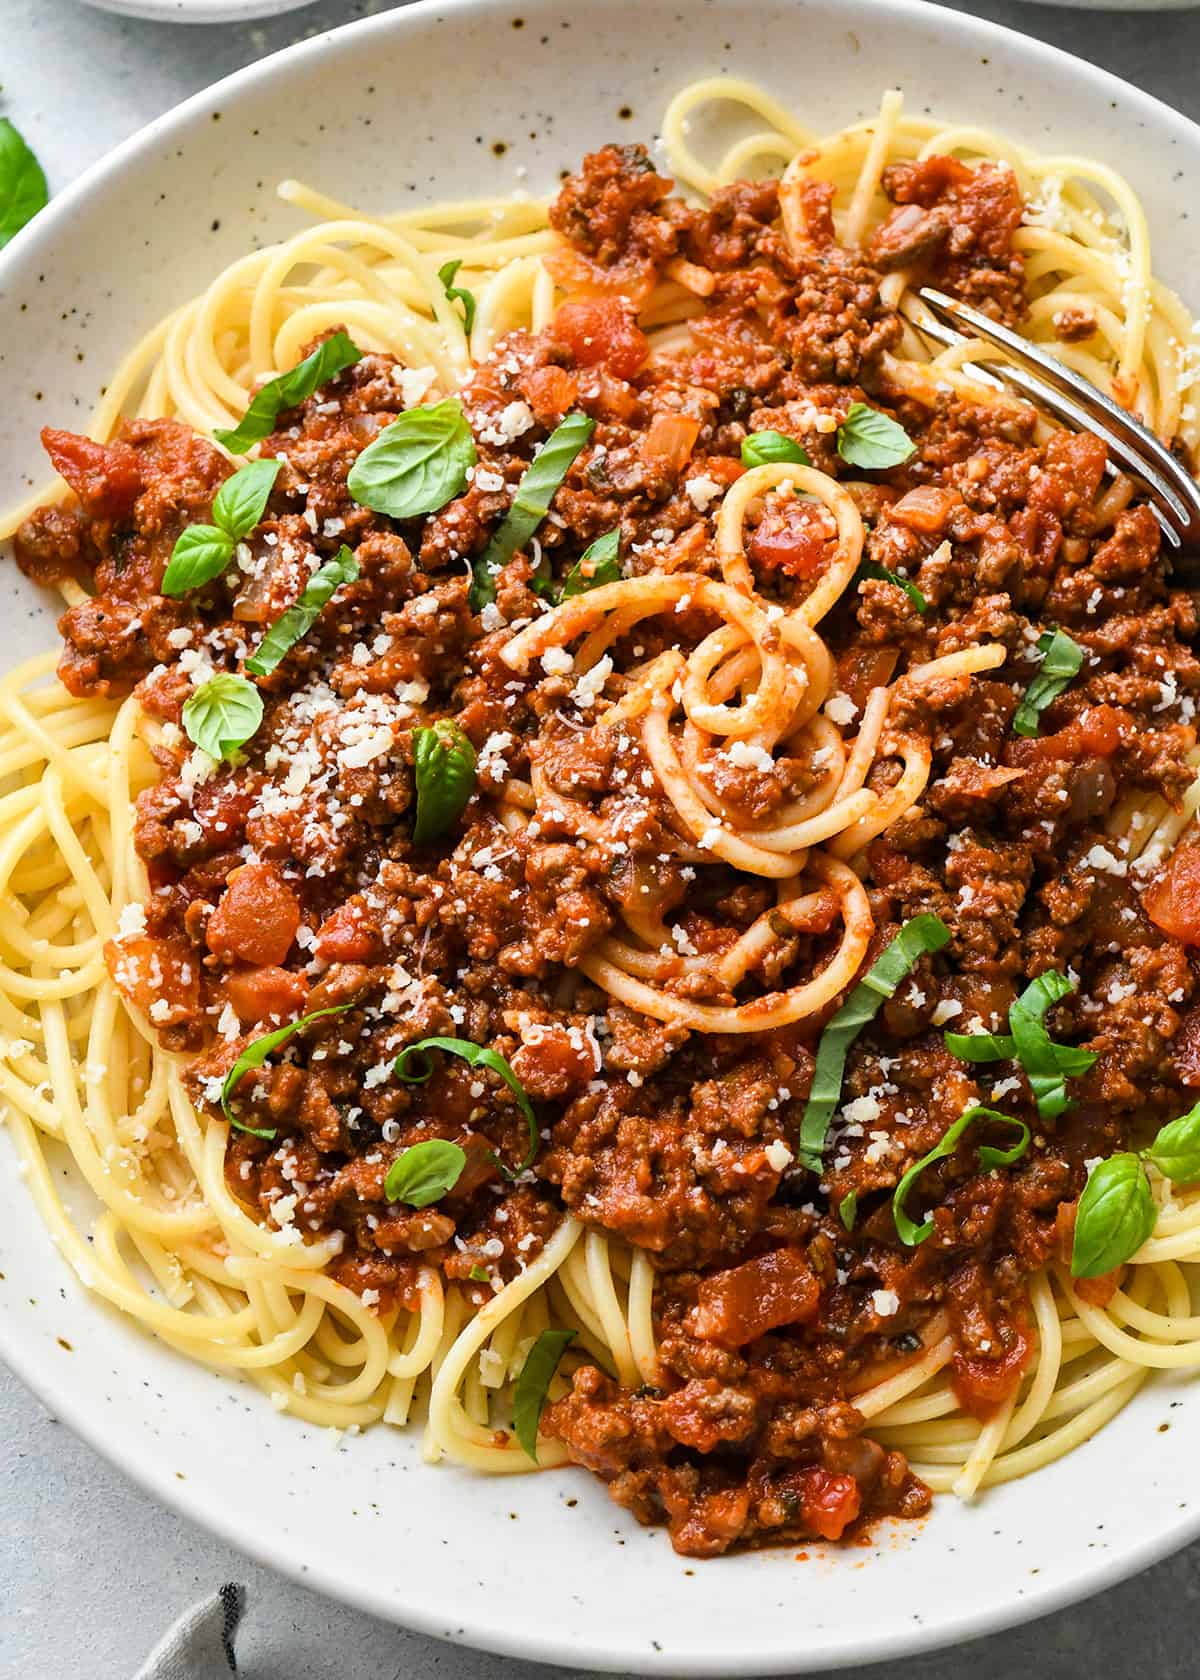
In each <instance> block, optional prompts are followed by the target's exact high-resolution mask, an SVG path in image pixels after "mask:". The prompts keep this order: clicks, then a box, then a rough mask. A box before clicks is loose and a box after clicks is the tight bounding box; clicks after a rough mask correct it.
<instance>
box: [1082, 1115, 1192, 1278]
mask: <svg viewBox="0 0 1200 1680" xmlns="http://www.w3.org/2000/svg"><path fill="white" fill-rule="evenodd" d="M1143 1160H1147V1161H1153V1162H1154V1165H1155V1166H1156V1167H1157V1168H1158V1170H1159V1172H1160V1173H1162V1175H1163V1177H1164V1178H1169V1179H1170V1180H1171V1182H1172V1184H1194V1183H1195V1182H1196V1180H1197V1179H1200V1102H1198V1103H1196V1105H1195V1106H1194V1107H1193V1108H1189V1109H1188V1111H1187V1113H1186V1114H1181V1115H1180V1116H1179V1118H1178V1119H1177V1120H1168V1121H1167V1123H1166V1125H1165V1126H1162V1127H1160V1128H1159V1131H1158V1135H1157V1136H1156V1137H1155V1139H1154V1142H1153V1143H1152V1144H1150V1145H1149V1147H1148V1148H1146V1149H1143V1150H1141V1151H1139V1153H1137V1154H1135V1153H1134V1152H1133V1151H1132V1150H1128V1149H1127V1150H1122V1151H1121V1153H1120V1154H1118V1155H1110V1156H1109V1158H1108V1159H1107V1161H1101V1162H1100V1164H1099V1165H1098V1166H1097V1167H1096V1168H1095V1169H1094V1170H1093V1172H1092V1173H1091V1176H1090V1177H1089V1178H1088V1181H1087V1183H1086V1184H1085V1185H1084V1187H1083V1194H1082V1195H1081V1196H1080V1198H1079V1207H1078V1209H1077V1211H1076V1214H1075V1237H1074V1240H1073V1242H1072V1245H1071V1276H1072V1277H1077V1278H1090V1277H1102V1276H1103V1275H1104V1273H1105V1272H1111V1271H1113V1270H1114V1269H1115V1268H1116V1267H1117V1266H1122V1265H1124V1263H1125V1261H1126V1260H1129V1259H1132V1257H1133V1256H1134V1255H1135V1254H1136V1253H1137V1251H1138V1249H1139V1248H1141V1246H1142V1244H1143V1243H1144V1242H1145V1241H1147V1239H1148V1238H1149V1237H1150V1236H1152V1235H1153V1232H1154V1225H1155V1221H1156V1220H1157V1218H1158V1208H1157V1206H1156V1205H1155V1201H1154V1193H1153V1191H1152V1190H1151V1188H1150V1180H1149V1179H1148V1178H1147V1177H1146V1170H1145V1168H1144V1167H1143V1166H1142V1161H1143Z"/></svg>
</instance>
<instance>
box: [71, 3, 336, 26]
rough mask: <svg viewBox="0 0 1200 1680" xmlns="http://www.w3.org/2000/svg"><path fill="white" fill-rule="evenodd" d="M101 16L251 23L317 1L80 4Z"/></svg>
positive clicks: (158, 21) (175, 21) (172, 20)
mask: <svg viewBox="0 0 1200 1680" xmlns="http://www.w3.org/2000/svg"><path fill="white" fill-rule="evenodd" d="M81 3H82V4H83V5H85V6H95V7H97V8H98V10H100V11H102V12H116V13H118V14H119V15H120V16H121V17H133V18H144V19H146V21H147V22H153V23H249V22H251V21H252V20H253V19H254V18H267V17H278V16H279V15H280V13H281V12H295V11H299V9H300V7H301V6H311V5H312V4H313V3H314V0H81Z"/></svg>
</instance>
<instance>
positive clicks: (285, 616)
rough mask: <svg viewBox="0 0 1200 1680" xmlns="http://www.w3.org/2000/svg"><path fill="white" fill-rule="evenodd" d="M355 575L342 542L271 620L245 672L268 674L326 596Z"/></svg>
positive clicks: (307, 628)
mask: <svg viewBox="0 0 1200 1680" xmlns="http://www.w3.org/2000/svg"><path fill="white" fill-rule="evenodd" d="M357 576H358V561H357V560H356V559H355V558H354V556H353V554H351V552H350V550H349V549H348V548H347V547H346V545H345V543H343V544H342V546H341V548H340V549H339V550H338V552H337V554H336V556H335V557H334V558H333V559H332V560H326V562H325V564H324V565H323V566H319V567H318V568H317V570H316V571H315V572H314V573H313V575H312V576H311V577H310V578H309V580H308V582H307V583H306V584H305V586H304V592H303V594H302V595H301V596H300V599H299V600H298V601H294V602H293V603H292V605H291V606H290V607H289V608H288V609H287V611H286V612H285V613H281V614H280V616H279V617H278V618H277V619H276V620H275V622H274V624H272V626H271V628H270V629H269V630H268V631H267V633H266V635H265V636H264V637H263V639H262V641H261V642H259V644H258V647H257V648H256V649H255V651H254V653H253V655H252V656H251V657H250V658H249V659H247V661H246V669H247V671H253V673H254V675H255V676H256V677H269V676H270V674H271V672H272V671H273V670H274V669H275V667H276V666H277V665H278V664H279V663H280V662H281V660H283V659H284V658H286V656H287V655H288V654H289V653H290V652H291V650H292V648H294V647H295V645H296V643H297V642H298V641H299V640H300V638H301V637H302V636H306V635H307V634H308V632H309V631H310V630H311V629H312V627H313V625H314V624H315V623H316V621H317V617H318V614H319V613H320V611H321V609H322V607H324V606H325V605H326V604H327V603H328V601H329V600H330V597H331V596H332V595H334V593H335V592H336V591H337V590H338V589H340V588H341V586H342V585H343V584H344V583H353V582H354V580H355V578H356V577H357Z"/></svg>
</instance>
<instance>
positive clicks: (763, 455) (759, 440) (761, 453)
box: [742, 431, 812, 467]
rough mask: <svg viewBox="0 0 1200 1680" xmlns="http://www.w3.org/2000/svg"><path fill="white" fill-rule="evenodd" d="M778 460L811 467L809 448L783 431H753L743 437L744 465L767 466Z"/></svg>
mask: <svg viewBox="0 0 1200 1680" xmlns="http://www.w3.org/2000/svg"><path fill="white" fill-rule="evenodd" d="M776 461H784V462H790V463H791V464H792V465H793V466H797V467H811V466H812V462H811V461H810V460H809V458H808V452H807V450H805V449H803V448H802V447H801V446H800V444H798V443H797V442H796V441H795V439H794V438H790V437H786V436H785V435H784V433H783V432H772V431H766V432H751V433H750V435H749V436H748V437H744V438H743V439H742V465H743V466H744V467H766V466H770V465H771V464H772V463H774V462H776Z"/></svg>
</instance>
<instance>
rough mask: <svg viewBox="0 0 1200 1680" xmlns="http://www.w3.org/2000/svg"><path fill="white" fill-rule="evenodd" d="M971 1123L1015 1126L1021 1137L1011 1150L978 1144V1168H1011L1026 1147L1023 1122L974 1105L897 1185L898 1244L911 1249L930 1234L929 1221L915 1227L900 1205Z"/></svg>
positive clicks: (954, 1146)
mask: <svg viewBox="0 0 1200 1680" xmlns="http://www.w3.org/2000/svg"><path fill="white" fill-rule="evenodd" d="M973 1120H991V1121H993V1122H994V1123H997V1124H1003V1125H1005V1126H1016V1128H1017V1130H1018V1131H1019V1132H1020V1134H1021V1135H1020V1137H1019V1138H1018V1139H1017V1141H1016V1143H1014V1144H1013V1146H1012V1148H1011V1149H995V1148H993V1146H992V1145H991V1144H987V1143H985V1144H982V1145H981V1146H980V1149H979V1164H980V1166H981V1167H984V1168H991V1167H1007V1166H1011V1164H1012V1163H1013V1162H1014V1161H1017V1160H1019V1159H1020V1158H1021V1156H1022V1155H1024V1153H1025V1151H1026V1150H1027V1149H1028V1148H1029V1127H1028V1126H1027V1125H1026V1124H1025V1122H1024V1121H1023V1120H1015V1119H1014V1118H1013V1116H1012V1115H1011V1114H999V1113H997V1111H996V1110H995V1109H994V1108H983V1107H981V1106H980V1104H978V1103H976V1104H975V1105H974V1106H973V1107H972V1108H968V1109H967V1110H966V1111H965V1112H964V1113H962V1114H960V1115H959V1117H958V1119H957V1120H956V1121H955V1122H954V1124H953V1125H952V1126H951V1127H950V1128H949V1130H948V1131H947V1132H946V1134H945V1136H944V1137H943V1138H942V1141H941V1142H940V1143H939V1144H936V1145H935V1146H934V1148H932V1149H931V1150H930V1151H929V1153H928V1155H922V1157H921V1159H920V1160H919V1161H914V1162H913V1164H912V1166H911V1167H909V1169H908V1171H907V1172H906V1173H905V1175H904V1177H903V1178H902V1179H901V1180H900V1182H899V1184H897V1186H896V1189H895V1192H894V1194H893V1196H892V1218H893V1219H894V1220H895V1222H896V1231H897V1233H898V1235H899V1237H900V1241H901V1242H902V1243H904V1245H905V1246H906V1247H907V1248H915V1247H916V1246H917V1244H918V1243H923V1242H924V1241H925V1240H926V1238H927V1237H929V1236H931V1235H932V1232H933V1220H932V1219H926V1220H925V1221H923V1223H922V1224H920V1225H918V1224H916V1223H915V1222H914V1221H913V1220H912V1219H910V1218H909V1216H908V1214H907V1213H906V1212H905V1209H904V1202H905V1199H906V1197H907V1196H908V1193H909V1191H910V1190H911V1189H912V1187H913V1185H914V1184H915V1183H916V1181H917V1179H918V1178H920V1176H921V1174H922V1173H923V1172H924V1171H925V1168H926V1167H929V1166H932V1165H933V1163H934V1162H935V1161H941V1160H943V1159H944V1158H945V1157H946V1156H947V1155H953V1154H954V1151H955V1150H956V1149H957V1148H958V1140H959V1139H960V1138H961V1137H962V1135H963V1133H964V1132H965V1131H966V1129H967V1127H968V1126H969V1125H970V1124H971V1122H972V1121H973Z"/></svg>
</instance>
